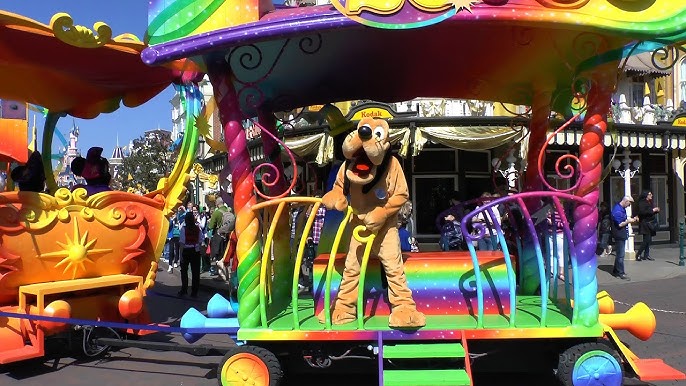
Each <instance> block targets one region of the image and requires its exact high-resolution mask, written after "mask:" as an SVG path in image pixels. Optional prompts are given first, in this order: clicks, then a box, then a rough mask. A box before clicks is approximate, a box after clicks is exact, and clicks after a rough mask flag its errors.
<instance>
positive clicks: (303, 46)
mask: <svg viewBox="0 0 686 386" xmlns="http://www.w3.org/2000/svg"><path fill="white" fill-rule="evenodd" d="M298 47H300V51H302V52H304V53H306V54H308V55H312V54H315V53H317V51H319V49H320V48H322V35H321V34H316V35H315V37H314V38H313V37H312V36H305V37H303V38H302V39H300V41H299V42H298Z"/></svg>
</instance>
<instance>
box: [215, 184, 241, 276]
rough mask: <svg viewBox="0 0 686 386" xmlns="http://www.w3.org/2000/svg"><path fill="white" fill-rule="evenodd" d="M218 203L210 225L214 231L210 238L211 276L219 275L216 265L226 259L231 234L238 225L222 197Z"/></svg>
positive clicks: (218, 199)
mask: <svg viewBox="0 0 686 386" xmlns="http://www.w3.org/2000/svg"><path fill="white" fill-rule="evenodd" d="M216 203H217V208H216V209H215V210H214V213H212V217H211V218H210V223H209V225H208V228H209V229H210V230H211V231H212V237H211V238H210V261H211V262H210V264H212V265H211V266H210V274H212V275H217V274H218V271H217V267H216V265H215V264H216V262H217V261H219V260H221V259H222V258H223V257H224V251H225V250H226V244H227V240H228V237H229V234H230V233H231V231H233V228H234V226H235V223H236V217H235V216H234V215H233V211H232V210H231V208H230V207H228V206H227V205H226V204H225V203H224V200H223V199H222V198H221V197H219V198H217V201H216Z"/></svg>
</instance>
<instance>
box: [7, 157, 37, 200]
mask: <svg viewBox="0 0 686 386" xmlns="http://www.w3.org/2000/svg"><path fill="white" fill-rule="evenodd" d="M10 176H11V177H12V181H14V183H15V184H16V185H17V186H18V187H19V191H20V192H39V193H40V192H44V191H45V169H44V168H43V160H42V158H41V154H40V152H38V151H34V152H33V153H31V156H30V157H29V159H28V161H27V162H26V165H20V166H17V167H15V168H14V169H12V173H10Z"/></svg>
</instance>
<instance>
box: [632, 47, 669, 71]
mask: <svg viewBox="0 0 686 386" xmlns="http://www.w3.org/2000/svg"><path fill="white" fill-rule="evenodd" d="M652 55H653V53H652V52H644V53H642V54H638V55H632V56H629V58H628V59H627V61H626V66H625V67H624V71H626V72H628V73H634V74H638V75H653V76H667V75H669V74H671V73H672V69H671V68H670V69H666V70H665V69H662V68H659V66H660V62H659V59H657V58H656V59H655V60H656V61H658V62H657V64H658V66H655V64H654V63H653V58H652ZM662 67H667V65H664V66H662Z"/></svg>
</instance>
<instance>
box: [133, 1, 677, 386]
mask: <svg viewBox="0 0 686 386" xmlns="http://www.w3.org/2000/svg"><path fill="white" fill-rule="evenodd" d="M235 9H241V12H240V13H235V12H234V10H235ZM684 16H686V5H684V4H682V2H680V1H676V0H575V1H568V0H520V1H512V0H510V1H508V0H482V1H473V0H458V1H455V0H453V1H445V2H440V1H439V2H429V1H403V0H397V1H390V2H382V1H364V2H362V1H353V0H333V1H332V5H321V6H304V7H282V6H276V7H275V6H274V5H272V4H271V3H265V2H261V1H257V0H253V1H251V0H233V1H214V2H207V3H206V4H205V7H198V8H197V9H196V8H192V7H191V6H190V5H189V3H187V2H184V1H172V2H169V1H152V2H151V7H150V14H149V31H148V35H149V43H150V47H148V48H146V49H145V50H144V51H143V53H142V58H143V60H144V61H145V62H146V63H148V64H150V65H160V64H164V63H168V62H170V61H172V60H178V59H181V58H192V60H193V61H194V62H195V63H197V64H198V65H199V66H200V67H201V68H202V71H204V72H206V73H207V74H208V75H209V78H210V80H211V82H212V84H213V87H214V96H215V98H216V100H217V102H218V108H219V111H220V115H221V124H222V125H223V129H224V138H225V141H226V145H227V149H228V151H229V161H230V165H231V168H232V175H233V185H234V186H233V187H234V191H235V192H236V197H235V201H234V203H235V209H236V212H237V213H238V220H237V225H236V229H237V233H238V258H239V261H240V263H239V267H238V273H239V280H240V286H239V290H238V306H237V307H238V309H237V310H232V309H229V310H227V311H226V312H224V313H223V314H222V317H223V318H224V320H226V321H229V320H233V319H232V316H231V315H232V314H233V311H237V316H236V317H235V319H236V320H237V322H238V324H239V325H240V328H239V330H238V339H240V340H243V341H245V342H246V345H244V346H241V348H240V349H237V350H235V352H231V351H230V352H229V353H227V355H226V357H225V361H224V362H223V365H220V374H219V380H220V382H221V383H222V384H223V385H233V384H237V383H234V381H235V377H236V376H238V375H241V374H242V376H244V377H248V379H250V380H253V381H255V382H257V383H259V384H263V385H267V384H271V385H273V384H275V383H278V380H279V378H280V376H281V369H280V367H279V361H278V358H276V357H275V356H274V354H272V353H271V352H270V351H269V349H272V350H274V352H283V351H284V348H283V347H284V346H286V347H289V344H291V345H292V347H293V352H291V355H294V354H301V355H302V356H303V358H304V359H305V360H306V361H307V362H308V363H309V364H310V365H311V366H312V367H327V366H328V365H330V364H331V362H332V361H333V360H335V359H340V358H341V357H340V356H338V355H337V353H336V352H335V349H334V348H331V350H327V347H338V348H340V347H341V346H343V347H346V344H347V347H348V348H351V347H356V346H359V345H368V346H369V347H371V348H372V349H371V352H369V353H368V356H369V358H370V359H374V360H377V361H378V366H377V368H378V374H379V384H380V385H405V384H408V385H409V384H412V385H424V384H426V385H439V384H445V385H448V384H450V385H470V384H471V382H472V377H471V371H472V369H476V371H478V369H479V363H480V361H481V359H479V360H474V361H473V362H474V364H473V365H472V360H471V358H474V357H475V356H470V353H482V352H484V351H483V350H484V347H487V346H489V345H495V346H499V347H501V348H502V349H503V350H504V349H505V347H513V346H519V348H518V350H526V352H527V353H536V352H538V353H542V352H547V357H545V358H547V359H546V360H545V361H546V362H550V363H549V364H550V366H551V369H552V368H555V369H557V374H558V377H559V378H560V380H561V381H562V382H563V383H564V384H565V385H582V384H583V385H600V384H613V385H619V384H622V382H623V374H626V375H630V376H637V377H638V378H640V379H642V380H651V379H653V380H654V379H664V378H679V379H683V377H684V375H683V374H682V373H681V372H679V371H676V370H674V369H672V368H671V367H669V366H668V365H666V364H664V363H662V362H661V361H659V360H641V359H639V358H637V357H636V356H635V355H633V353H631V352H630V351H629V350H628V348H627V347H626V346H625V345H624V344H622V343H621V341H619V339H617V337H616V335H615V334H614V332H613V329H620V328H621V329H625V328H629V329H630V331H632V332H633V333H634V334H635V335H637V336H639V337H641V338H644V339H647V338H648V337H649V335H650V334H651V333H652V326H654V316H653V315H652V313H650V312H647V311H646V308H645V307H643V306H641V305H638V306H637V308H636V309H635V310H634V311H632V312H630V313H628V314H627V315H614V314H613V315H605V314H601V313H600V311H599V303H598V298H597V292H598V286H597V280H596V276H595V272H596V269H597V261H596V256H595V254H594V249H595V245H596V233H595V229H596V227H595V225H596V223H597V220H598V218H597V201H598V188H597V186H598V184H599V182H600V181H601V177H602V172H603V169H604V166H603V165H602V159H603V158H602V156H603V152H604V145H603V142H602V141H603V138H604V136H605V134H606V133H607V132H608V122H607V112H608V111H609V106H610V97H611V94H612V92H613V89H614V87H615V82H616V74H617V68H618V67H620V64H621V61H622V60H623V59H624V58H625V57H626V56H627V55H630V54H632V53H638V52H643V51H648V50H657V51H655V54H654V55H660V56H666V57H670V55H671V56H674V55H678V54H679V50H678V49H676V48H675V47H676V46H677V45H679V44H680V43H683V42H684V40H685V39H686V22H685V21H684V20H686V19H684ZM660 47H666V48H660ZM415 97H442V98H462V99H477V100H490V101H499V102H503V103H513V104H519V105H525V106H530V111H528V112H527V114H526V116H525V117H523V118H525V119H527V120H528V122H529V124H528V126H529V129H530V137H529V152H528V159H527V161H528V162H527V164H528V165H529V166H528V169H527V171H526V175H525V176H524V177H525V178H524V189H523V191H525V192H526V193H520V194H515V195H511V196H507V197H505V198H502V199H499V200H496V201H493V202H491V203H487V204H485V205H483V206H481V208H480V209H479V212H487V213H493V211H494V210H498V209H497V206H502V207H505V208H507V210H508V211H509V212H510V213H517V216H515V215H512V216H510V219H513V218H519V219H520V220H519V221H515V220H510V221H512V224H507V225H508V228H509V229H513V228H514V229H515V231H514V232H512V231H511V230H510V231H509V232H511V234H514V239H513V238H512V236H511V235H509V236H508V238H506V237H505V233H504V231H503V229H502V228H501V227H500V226H499V225H497V224H491V226H495V228H497V229H496V231H497V234H498V238H499V243H500V249H501V252H499V253H496V254H484V253H482V252H476V251H475V250H474V248H473V247H471V246H470V251H469V253H459V254H457V253H438V254H436V253H428V254H425V253H416V254H408V255H406V256H405V260H406V262H405V264H406V267H407V268H406V269H407V272H406V273H407V279H408V282H409V283H410V287H411V288H413V289H414V291H415V294H416V296H417V299H420V300H418V304H417V307H418V308H420V309H422V310H426V311H427V312H426V314H427V315H426V317H427V323H426V326H425V327H423V328H421V329H418V330H416V331H400V330H394V329H389V328H388V327H387V325H386V323H385V319H386V316H385V314H387V313H388V306H387V304H386V303H385V302H387V299H385V298H384V295H383V290H382V288H380V284H379V283H378V281H376V280H375V278H376V277H378V274H374V272H378V265H377V264H376V263H375V262H374V259H369V266H368V267H367V269H368V270H369V272H368V273H369V275H367V277H368V278H369V281H367V282H365V283H364V285H360V286H359V288H360V297H359V299H360V301H359V302H358V306H357V309H358V319H357V320H356V322H355V323H350V324H347V325H343V326H337V325H332V323H331V321H330V320H329V319H328V318H327V320H326V323H325V324H321V323H319V322H318V321H317V320H316V318H315V317H314V315H315V313H316V312H317V311H320V310H324V312H325V314H328V312H329V310H330V307H331V302H332V299H333V296H332V293H334V292H335V291H336V288H338V281H339V280H340V272H341V269H342V260H341V259H342V255H341V254H340V252H342V248H339V246H340V244H341V239H342V236H341V235H342V234H343V233H344V232H346V231H347V232H350V231H351V230H350V229H346V227H347V221H348V220H347V219H348V217H345V218H344V220H343V221H342V222H340V223H339V222H336V223H331V222H329V223H326V224H325V229H326V230H327V232H329V236H330V237H329V238H330V239H331V240H333V242H332V243H329V244H327V248H325V249H322V245H321V244H320V249H319V252H320V256H319V257H318V258H317V260H316V261H315V273H316V277H315V284H314V287H315V292H314V294H313V295H312V296H311V297H307V296H306V297H302V296H301V297H298V296H297V287H296V285H297V278H298V272H299V271H298V267H299V265H300V262H301V260H302V251H303V248H302V246H301V247H300V249H299V250H298V253H296V255H295V256H291V254H290V252H289V247H288V244H289V234H288V231H287V229H288V219H287V218H286V216H285V215H284V214H283V212H284V211H286V210H287V209H286V208H288V206H292V205H295V204H294V201H295V202H298V204H300V205H319V204H318V203H317V202H316V200H315V201H312V199H308V198H301V199H297V198H293V197H289V198H280V197H281V196H283V195H279V193H281V192H283V190H279V189H278V188H275V186H278V184H282V183H283V181H279V180H278V179H277V178H279V177H275V178H274V179H273V181H271V182H272V183H273V185H272V186H271V187H270V193H271V197H270V196H268V195H266V194H263V193H260V192H259V191H258V190H256V189H255V188H254V186H253V185H254V184H253V181H254V179H255V178H254V175H253V171H252V170H251V167H250V156H249V153H248V151H247V149H246V137H245V133H244V131H243V130H242V126H241V122H242V120H244V119H256V122H257V124H259V125H260V127H261V129H262V133H263V136H262V138H263V144H264V154H273V150H274V148H275V146H276V145H275V140H273V139H271V138H272V137H274V134H275V133H276V128H275V121H274V119H273V118H270V117H272V116H273V113H275V112H280V111H288V110H291V109H294V108H299V107H304V106H309V105H322V104H326V103H333V102H339V101H346V100H359V99H365V100H370V99H371V100H377V101H384V102H397V101H404V100H410V99H412V98H415ZM572 106H575V109H572ZM327 111H328V112H330V111H331V110H330V109H329V110H327ZM553 111H554V112H558V113H560V114H562V115H563V116H565V117H566V118H567V119H570V120H573V119H576V118H578V117H580V116H583V120H584V125H583V128H584V133H583V138H582V140H581V147H580V149H579V156H578V157H574V156H567V157H569V159H572V160H573V161H575V162H576V166H575V168H574V169H573V171H572V172H570V171H569V170H566V171H565V173H562V172H560V171H559V170H558V173H559V174H560V175H561V176H564V177H565V178H570V179H573V180H572V182H573V186H572V187H571V188H570V189H567V190H565V191H557V190H555V189H553V188H552V187H551V186H550V185H549V184H548V182H547V181H546V180H545V178H544V176H543V174H542V172H541V171H542V165H543V156H542V154H544V151H545V147H546V143H547V142H548V138H547V134H546V133H547V129H548V127H549V124H550V122H549V119H550V116H551V112H553ZM582 114H583V115H582ZM330 125H331V126H332V127H333V126H340V122H333V121H331V122H330ZM563 128H564V126H563ZM270 134H271V135H270ZM273 168H275V169H277V170H278V169H279V168H280V165H279V164H274V165H273ZM262 182H263V184H264V180H263V181H262ZM262 199H264V201H263V200H262ZM566 207H571V208H573V210H572V212H571V213H570V216H573V217H574V220H575V226H574V228H573V229H570V227H569V225H568V224H569V222H568V221H567V220H568V219H567V217H566V215H565V211H564V208H566ZM542 208H548V209H549V210H550V212H551V213H553V214H554V213H555V212H558V213H559V214H560V215H561V216H562V218H563V219H564V220H565V226H564V229H563V230H562V231H563V232H562V233H563V234H564V237H565V240H566V242H567V245H568V246H569V248H568V250H567V254H568V256H569V262H570V263H569V264H567V265H566V266H565V267H564V270H565V271H566V272H565V273H566V274H567V275H566V276H567V277H568V278H569V277H571V278H572V284H570V283H569V282H566V283H565V284H564V285H563V286H562V285H560V283H558V282H557V279H551V277H553V278H556V277H557V276H558V272H555V271H557V267H553V268H552V270H554V271H553V272H550V271H551V269H550V268H548V267H549V256H547V255H548V253H547V246H546V245H545V244H544V243H543V242H542V241H541V240H540V239H539V237H538V234H539V231H540V225H538V224H539V222H538V220H539V219H540V212H539V211H540V210H541V209H542ZM353 209H354V208H353ZM479 212H472V213H470V214H468V215H466V216H465V219H464V220H463V222H462V226H463V232H464V233H465V234H467V232H466V231H467V224H468V223H469V221H470V220H471V218H472V217H473V216H476V215H478V214H479ZM340 217H341V218H343V216H340ZM307 226H311V221H310V222H308V224H307ZM306 229H307V228H306ZM334 235H335V236H334ZM479 237H481V236H476V238H479ZM303 242H304V240H301V244H302V243H303ZM468 245H469V244H468ZM368 258H369V256H365V257H364V258H363V259H362V261H363V265H364V262H365V261H367V259H368ZM420 267H424V268H425V267H431V272H428V273H427V272H423V271H422V269H421V268H420ZM364 272H365V271H364V269H363V274H362V275H361V276H362V277H363V278H364V277H365V275H364ZM222 304H226V303H222ZM604 309H605V307H604ZM360 310H362V311H360ZM610 312H612V311H610ZM196 315H197V314H196ZM636 316H638V319H633V320H632V318H635V317H636ZM186 321H187V323H190V324H193V323H196V324H197V325H210V324H212V323H213V322H212V321H210V320H209V319H204V318H194V317H191V316H189V317H187V318H186ZM191 322H192V323H191ZM638 325H641V326H647V327H644V328H641V327H637V326H638ZM333 342H336V344H334V343H333ZM551 342H552V343H551ZM544 344H547V345H548V346H547V347H548V349H549V350H547V351H546V349H544V348H543V347H542V345H544ZM303 346H305V347H306V349H305V350H302V349H300V348H302V347H303ZM306 352H317V353H320V354H319V356H317V357H316V358H315V357H313V356H312V355H309V354H306ZM476 357H481V356H480V355H478V354H477V355H476ZM515 357H516V355H511V356H510V357H509V358H506V359H505V360H504V361H502V363H503V365H504V364H505V363H508V362H510V360H511V359H512V358H515ZM446 358H447V359H450V360H448V361H447V362H448V364H447V365H445V364H444V365H445V367H440V366H434V367H432V368H431V369H428V370H427V369H426V368H422V367H421V366H420V367H416V368H413V367H412V364H420V363H422V361H425V360H429V361H435V362H440V363H443V362H441V360H444V359H446ZM551 358H552V359H551ZM557 358H567V359H568V360H559V361H558V360H557ZM570 358H571V360H570ZM403 360H404V361H405V362H404V363H409V365H408V366H407V367H403V368H398V367H393V363H394V362H397V361H403ZM529 361H530V362H529V364H531V363H532V362H535V361H536V360H535V359H531V358H529ZM541 363H542V362H541ZM248 364H253V365H254V368H255V369H260V370H255V372H253V373H246V372H245V370H246V366H247V365H248Z"/></svg>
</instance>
